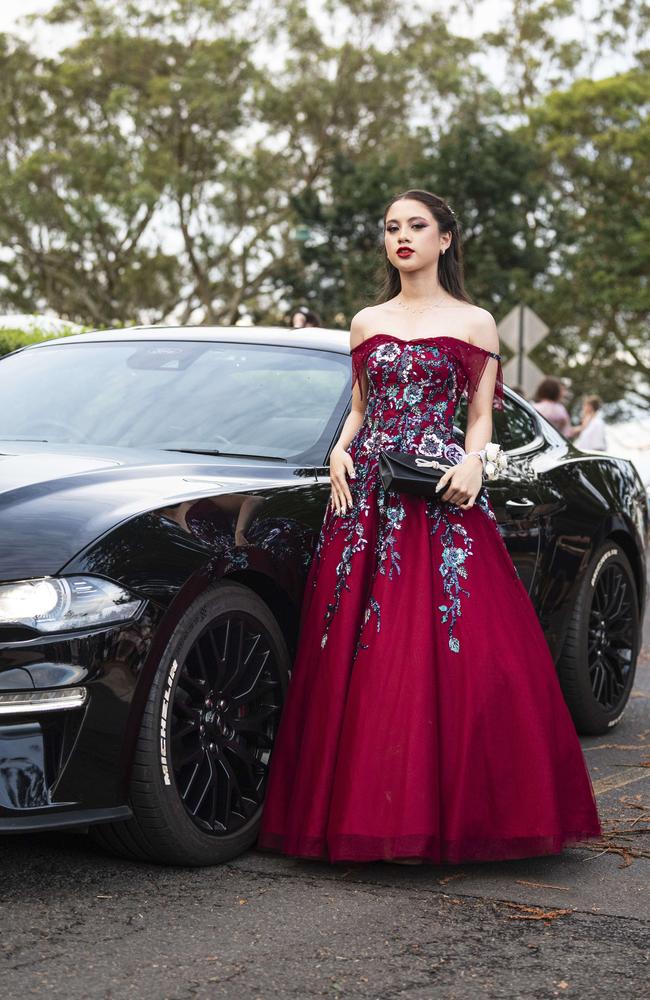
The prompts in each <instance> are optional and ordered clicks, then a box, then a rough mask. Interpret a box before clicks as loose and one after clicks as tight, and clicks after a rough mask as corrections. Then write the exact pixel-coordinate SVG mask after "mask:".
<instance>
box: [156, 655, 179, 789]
mask: <svg viewBox="0 0 650 1000" xmlns="http://www.w3.org/2000/svg"><path fill="white" fill-rule="evenodd" d="M177 670H178V660H174V661H173V662H172V665H171V669H170V671H169V674H168V675H167V681H166V683H165V690H164V692H163V700H162V710H161V712H160V766H161V768H162V776H163V781H164V783H165V784H166V785H171V783H172V779H171V778H170V776H169V766H168V763H167V712H168V711H169V703H170V700H171V693H172V687H173V686H174V677H175V676H176V671H177Z"/></svg>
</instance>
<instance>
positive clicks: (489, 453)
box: [467, 441, 508, 479]
mask: <svg viewBox="0 0 650 1000" xmlns="http://www.w3.org/2000/svg"><path fill="white" fill-rule="evenodd" d="M467 454H468V455H478V456H479V457H480V459H481V462H482V463H483V475H484V477H485V478H486V479H497V478H498V476H500V475H501V473H502V472H503V471H504V470H505V469H507V468H508V459H507V458H506V456H505V454H504V453H503V451H502V450H501V445H500V444H496V442H495V441H488V443H487V444H486V446H485V448H481V450H480V451H468V452H467Z"/></svg>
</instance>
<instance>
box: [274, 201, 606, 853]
mask: <svg viewBox="0 0 650 1000" xmlns="http://www.w3.org/2000/svg"><path fill="white" fill-rule="evenodd" d="M384 245H385V256H386V266H387V280H386V287H385V289H384V292H383V294H382V296H381V299H382V301H381V302H380V303H379V304H377V305H374V306H370V307H367V308H365V309H362V310H361V311H360V312H359V313H357V314H356V316H355V317H354V319H353V321H352V324H351V336H350V345H351V354H352V366H353V376H354V384H353V396H352V411H351V413H350V415H349V417H348V418H347V420H346V422H345V425H344V427H343V430H342V432H341V435H340V438H339V441H338V443H337V445H336V447H335V448H334V450H333V452H332V455H331V463H330V469H331V483H332V496H331V503H330V505H329V506H328V509H327V512H326V515H325V519H324V522H323V526H322V531H321V534H320V538H319V540H318V543H317V546H316V550H315V553H314V557H313V560H312V563H311V565H310V569H309V575H308V579H307V585H306V591H305V598H304V604H303V608H302V619H301V633H300V640H299V645H298V650H297V655H296V659H295V664H294V669H293V673H292V678H291V682H290V684H289V688H288V692H287V698H286V702H285V706H284V709H283V714H282V718H281V720H280V726H279V731H278V734H277V737H276V743H275V746H274V749H273V753H272V759H271V766H270V773H269V783H268V788H267V793H266V801H265V806H264V811H263V814H262V823H261V828H260V834H259V839H258V846H259V847H261V848H263V849H264V848H266V849H269V850H273V851H280V852H283V853H285V854H290V855H293V856H297V857H310V858H321V859H324V860H329V861H332V862H337V861H374V860H384V861H390V860H394V861H407V862H408V861H410V862H411V863H418V862H421V861H423V860H428V861H431V862H461V861H481V860H494V859H505V858H520V857H527V856H532V855H542V854H554V853H558V852H560V851H561V850H562V848H563V846H565V845H566V844H569V843H575V842H577V841H580V840H584V839H586V838H590V837H598V836H600V834H601V828H600V823H599V817H598V813H597V809H596V803H595V798H594V794H593V789H592V786H591V782H590V778H589V775H588V772H587V769H586V766H585V762H584V758H583V755H582V749H581V747H580V743H579V740H578V737H577V734H576V731H575V728H574V725H573V721H572V719H571V717H570V715H569V711H568V708H567V706H566V704H565V702H564V699H563V696H562V693H561V690H560V685H559V681H558V678H557V675H556V672H555V666H554V663H553V659H552V657H551V654H550V650H549V648H548V645H547V643H546V639H545V636H544V633H543V631H542V628H541V625H540V624H539V621H538V619H537V616H536V613H535V610H534V608H533V605H532V602H531V600H530V598H529V596H528V593H527V591H526V589H525V587H524V585H523V583H522V582H521V580H520V578H519V576H518V573H517V570H516V568H515V566H514V563H513V562H512V559H511V558H510V555H509V553H508V550H507V548H506V545H505V543H504V541H503V539H502V537H501V535H500V533H499V530H498V528H497V523H496V518H495V515H494V512H493V509H492V507H491V504H490V501H489V498H488V497H487V496H486V490H483V492H482V493H481V496H480V497H478V493H479V490H480V488H481V486H482V483H483V475H484V472H483V457H482V456H481V455H480V454H477V452H480V451H481V449H483V448H484V447H485V445H486V443H487V442H489V441H490V439H491V434H492V407H493V406H494V407H497V408H502V407H503V382H502V372H501V357H500V355H499V353H498V349H499V339H498V334H497V329H496V325H495V322H494V319H493V317H492V315H491V314H490V313H489V312H487V311H486V310H485V309H482V308H479V307H477V306H475V305H472V304H471V303H470V302H469V299H468V297H467V295H466V293H465V291H464V289H463V280H462V257H461V246H460V236H459V228H458V225H457V221H456V218H455V216H454V213H453V211H452V210H451V209H450V208H449V207H448V206H447V205H446V203H445V202H444V201H443V199H441V198H439V197H437V196H436V195H433V194H430V193H429V192H426V191H407V192H405V193H404V194H402V195H398V196H397V197H396V198H394V199H393V200H392V201H391V203H390V204H389V205H388V207H387V209H386V212H385V215H384ZM407 250H408V251H410V253H409V252H407ZM462 394H465V395H466V397H467V399H468V418H467V429H466V437H465V448H464V449H463V448H461V447H460V446H459V445H458V444H457V443H456V442H455V440H454V437H453V434H452V427H453V418H454V411H455V409H456V406H457V403H458V400H459V398H460V396H461V395H462ZM384 448H389V449H394V450H400V451H407V452H409V453H411V454H415V453H418V452H419V453H420V454H424V455H428V456H439V455H445V456H447V457H448V458H451V459H452V460H453V461H454V462H457V463H458V464H457V465H455V466H454V468H453V469H452V470H450V471H449V472H446V473H445V474H444V476H443V478H442V481H441V482H442V488H441V489H440V491H439V495H440V499H439V500H438V499H435V500H426V499H424V498H421V497H416V496H407V495H404V494H397V493H393V492H385V491H384V489H383V487H382V485H381V481H380V479H379V475H378V466H377V462H378V454H379V452H380V451H381V450H382V449H384ZM487 489H489V486H488V487H487Z"/></svg>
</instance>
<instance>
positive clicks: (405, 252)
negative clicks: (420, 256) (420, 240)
mask: <svg viewBox="0 0 650 1000" xmlns="http://www.w3.org/2000/svg"><path fill="white" fill-rule="evenodd" d="M412 253H415V250H411V248H410V247H400V248H399V250H398V251H397V256H398V257H410V256H411V254H412Z"/></svg>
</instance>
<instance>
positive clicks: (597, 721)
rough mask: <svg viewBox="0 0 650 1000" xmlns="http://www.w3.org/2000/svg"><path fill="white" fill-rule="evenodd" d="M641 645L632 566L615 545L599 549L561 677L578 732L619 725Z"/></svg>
mask: <svg viewBox="0 0 650 1000" xmlns="http://www.w3.org/2000/svg"><path fill="white" fill-rule="evenodd" d="M639 646H640V624H639V602H638V596H637V588H636V582H635V579H634V573H633V571H632V567H631V566H630V563H629V561H628V559H627V557H626V556H625V553H624V552H623V550H622V549H621V548H620V546H619V545H618V544H617V543H616V542H605V543H604V544H603V545H602V546H600V547H599V549H598V551H597V552H596V553H595V554H594V556H593V558H592V559H591V561H590V564H589V567H588V569H587V572H586V573H585V574H584V577H583V579H582V582H581V584H580V589H579V592H578V598H577V601H576V604H575V607H574V611H573V615H572V617H571V622H570V624H569V629H568V632H567V638H566V641H565V644H564V648H563V650H562V655H561V657H560V661H559V663H558V674H559V677H560V683H561V684H562V690H563V692H564V696H565V698H566V701H567V704H568V706H569V708H570V710H571V714H572V716H573V720H574V722H575V724H576V728H577V729H578V731H579V732H581V733H584V734H585V735H600V734H602V733H605V732H607V730H608V729H611V728H612V726H615V725H616V723H617V722H618V721H619V719H620V718H621V715H622V714H623V711H624V709H625V706H626V704H627V702H628V699H629V697H630V692H631V690H632V685H633V683H634V675H635V671H636V660H637V656H638V653H639Z"/></svg>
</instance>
